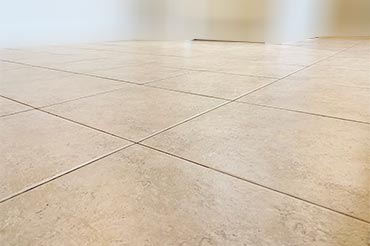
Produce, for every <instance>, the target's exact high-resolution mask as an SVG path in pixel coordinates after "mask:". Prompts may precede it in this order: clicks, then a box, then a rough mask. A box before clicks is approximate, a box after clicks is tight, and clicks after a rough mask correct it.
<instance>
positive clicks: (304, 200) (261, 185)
mask: <svg viewBox="0 0 370 246" xmlns="http://www.w3.org/2000/svg"><path fill="white" fill-rule="evenodd" d="M138 145H140V146H143V147H145V148H148V149H151V150H154V151H157V152H161V153H163V154H166V155H169V156H172V157H175V158H177V159H181V160H184V161H187V162H189V163H192V164H194V165H197V166H200V167H203V168H206V169H209V170H212V171H215V172H218V173H221V174H223V175H227V176H230V177H232V178H236V179H238V180H241V181H244V182H247V183H250V184H252V185H255V186H258V187H261V188H264V189H267V190H269V191H273V192H276V193H279V194H281V195H284V196H288V197H291V198H294V199H297V200H300V201H302V202H305V203H309V204H311V205H314V206H316V207H320V208H322V209H325V210H329V211H331V212H334V213H337V214H340V215H343V216H346V217H350V218H352V219H355V220H358V221H361V222H364V223H366V224H370V221H368V220H365V219H362V218H359V217H356V216H353V215H350V214H347V213H344V212H341V211H337V210H335V209H332V208H330V207H327V206H324V205H321V204H319V203H316V202H312V201H309V200H306V199H304V198H301V197H298V196H295V195H292V194H289V193H286V192H284V191H280V190H278V189H274V188H272V187H269V186H266V185H263V184H260V183H258V182H255V181H252V180H248V179H246V178H243V177H240V176H237V175H235V174H232V173H228V172H226V171H222V170H219V169H217V168H213V167H210V166H207V165H204V164H201V163H199V162H196V161H193V160H190V159H187V158H184V157H181V156H178V155H175V154H172V153H169V152H167V151H164V150H161V149H157V148H155V147H152V146H149V145H145V144H143V143H138Z"/></svg>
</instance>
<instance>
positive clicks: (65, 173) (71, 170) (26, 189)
mask: <svg viewBox="0 0 370 246" xmlns="http://www.w3.org/2000/svg"><path fill="white" fill-rule="evenodd" d="M354 46H355V45H353V46H351V47H348V48H346V49H343V50H341V51H339V52H337V53H334V54H333V55H331V56H328V57H326V58H323V59H321V60H319V61H317V62H314V63H312V64H310V65H307V66H304V67H303V68H301V69H298V70H296V71H294V72H292V73H289V74H288V75H285V76H283V77H281V78H279V79H276V80H274V81H272V82H269V83H266V84H265V85H262V86H260V87H258V88H255V89H253V90H251V91H249V92H246V93H244V94H242V95H240V96H238V97H236V98H234V99H232V100H231V101H227V102H224V103H222V104H220V105H218V106H216V107H213V108H211V109H209V110H206V111H204V112H202V113H199V114H196V115H194V116H192V117H189V118H188V119H185V120H183V121H181V122H179V123H177V124H174V125H172V126H170V127H167V128H165V129H163V130H160V131H158V132H156V133H154V134H151V135H149V136H147V137H145V138H143V139H141V140H139V141H132V140H129V139H125V138H123V137H120V136H116V135H114V134H112V133H109V132H106V131H104V130H101V129H98V128H93V127H90V126H88V125H85V124H82V123H79V122H76V121H73V120H71V119H68V118H64V117H62V116H59V115H56V114H53V113H50V112H48V111H44V110H42V109H40V108H35V107H33V106H31V105H27V104H25V103H22V102H19V101H17V100H14V99H11V98H8V97H5V96H1V95H0V97H3V98H6V99H8V100H12V101H15V102H18V103H20V104H23V105H26V106H30V107H31V108H33V109H35V110H38V111H41V112H44V113H48V114H50V115H53V116H56V117H59V118H61V119H64V120H67V121H70V122H73V123H76V124H79V125H82V126H85V127H88V128H91V129H94V130H97V131H100V132H103V133H106V134H109V135H112V136H115V137H118V138H121V139H124V140H126V141H130V142H132V144H131V145H126V146H124V147H121V148H119V149H116V150H114V151H111V152H109V153H107V154H104V155H102V156H100V157H97V158H94V159H92V160H90V161H88V162H85V163H83V164H81V165H78V166H76V167H74V168H72V169H70V170H68V171H65V172H63V173H60V174H57V175H55V176H53V177H50V178H48V179H46V180H44V181H42V182H41V183H38V184H36V185H34V186H32V187H28V188H25V189H24V190H21V191H20V192H18V193H16V194H13V195H11V196H8V197H6V198H4V199H2V200H0V203H1V202H4V201H7V200H10V199H12V198H14V197H16V196H19V195H21V194H23V193H25V192H28V191H30V190H33V189H35V188H37V187H39V186H42V185H43V184H46V183H49V182H51V181H53V180H55V179H57V178H59V177H61V176H64V175H67V174H68V173H71V172H73V171H75V170H78V169H80V168H82V167H84V166H86V165H89V164H91V163H94V162H96V161H97V160H100V159H103V158H105V157H107V156H109V155H112V154H114V153H116V152H118V151H120V150H122V149H125V148H127V147H129V146H132V145H134V144H139V145H141V146H145V147H148V148H152V147H149V146H146V145H144V144H141V142H142V141H144V140H146V139H148V138H150V137H153V136H155V135H158V134H160V133H162V132H164V131H167V130H169V129H172V128H174V127H176V126H178V125H181V124H183V123H185V122H188V121H190V120H192V119H194V118H197V117H199V116H201V115H203V114H206V113H208V112H211V111H213V110H216V109H218V108H220V107H222V106H225V105H227V104H230V103H232V102H234V101H236V100H238V99H240V98H242V97H244V96H246V95H248V94H250V93H253V92H255V91H258V90H260V89H262V88H265V87H267V86H269V85H271V84H273V83H276V82H278V81H280V80H282V79H284V78H286V77H289V76H290V75H292V74H295V73H297V72H299V71H302V70H304V69H306V68H308V67H311V66H313V65H315V64H317V63H319V62H321V61H323V60H325V59H328V58H329V57H332V56H334V55H336V54H338V53H340V52H343V51H345V50H347V49H350V48H352V47H354ZM8 62H9V61H8ZM10 62H12V61H10ZM13 63H17V62H13ZM20 64H22V63H20ZM25 65H28V64H25ZM29 66H33V65H29ZM35 67H40V66H35ZM40 68H45V67H40ZM46 69H50V68H46ZM51 70H55V69H51ZM56 71H59V70H56ZM61 71H62V72H65V71H63V70H61ZM70 73H71V72H70ZM75 74H78V73H75ZM82 75H85V74H82ZM87 76H89V75H87ZM108 79H109V78H108ZM123 82H125V81H123ZM128 83H129V82H128ZM153 149H154V148H153ZM155 150H157V149H155ZM157 151H160V152H163V151H161V150H157ZM163 153H166V152H163ZM166 154H169V153H166ZM169 155H171V154H169ZM173 156H175V155H173ZM176 157H177V156H176ZM178 158H180V159H184V158H182V157H179V156H178ZM184 160H186V159H184ZM189 161H190V160H189ZM190 162H191V163H195V162H193V161H190ZM195 164H197V165H200V166H203V167H206V168H209V167H207V166H205V165H203V164H200V163H195ZM209 169H212V168H209ZM214 170H215V171H218V172H220V173H224V174H226V175H229V176H231V177H234V178H237V179H240V180H244V179H242V178H240V177H238V176H235V175H232V174H228V173H226V172H223V171H220V170H217V169H214ZM244 181H246V182H249V183H252V184H255V185H258V186H260V187H264V188H266V189H269V190H271V191H275V192H277V193H280V194H283V195H287V196H290V197H293V198H296V199H299V200H302V201H306V202H308V203H310V204H313V205H316V206H319V207H322V208H325V209H328V210H330V211H333V212H336V213H339V214H342V215H345V216H349V217H351V218H354V219H357V220H360V221H363V222H365V223H370V222H368V221H366V220H363V219H360V218H357V217H354V216H351V215H347V214H345V213H342V212H338V211H335V210H333V209H331V208H327V207H325V206H322V205H319V204H315V203H313V202H310V201H307V200H304V199H302V198H299V197H295V196H293V195H290V194H287V193H284V192H282V191H279V190H275V189H273V188H269V187H267V186H263V185H260V184H258V183H255V182H252V181H248V180H244Z"/></svg>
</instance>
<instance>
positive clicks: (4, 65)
mask: <svg viewBox="0 0 370 246" xmlns="http://www.w3.org/2000/svg"><path fill="white" fill-rule="evenodd" d="M20 68H24V66H22V65H19V64H15V63H10V62H1V61H0V72H4V71H9V70H15V69H20Z"/></svg>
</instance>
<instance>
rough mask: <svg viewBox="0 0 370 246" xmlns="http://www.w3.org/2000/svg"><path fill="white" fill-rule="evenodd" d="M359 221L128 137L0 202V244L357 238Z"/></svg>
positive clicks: (363, 238) (362, 239) (362, 234)
mask: <svg viewBox="0 0 370 246" xmlns="http://www.w3.org/2000/svg"><path fill="white" fill-rule="evenodd" d="M368 230H369V226H368V225H367V224H366V223H363V222H360V221H355V220H352V219H350V218H347V217H345V216H342V215H337V214H335V213H333V212H331V211H327V210H322V209H320V208H317V207H315V206H313V205H309V204H306V203H304V202H302V201H299V200H296V199H293V198H290V197H286V196H282V195H280V194H277V193H275V192H273V191H269V190H266V189H263V188H260V187H256V186H254V185H252V184H249V183H246V182H243V181H241V180H237V179H234V178H232V177H228V176H225V175H223V174H220V173H217V172H213V171H211V170H207V169H205V168H203V167H199V166H195V165H192V164H191V163H188V162H186V161H182V160H179V159H176V158H173V157H170V156H167V155H165V154H162V153H158V152H155V151H152V150H148V149H145V148H143V147H137V146H134V147H129V148H128V149H125V150H123V151H121V152H119V153H116V154H114V155H112V156H110V157H108V158H106V159H103V160H100V161H98V162H96V163H94V164H92V165H89V166H87V167H85V168H83V169H80V170H78V171H76V172H74V173H72V174H70V175H67V176H64V177H61V178H60V179H58V180H56V181H55V182H52V183H49V184H46V185H44V186H43V187H40V188H39V189H37V190H33V191H31V192H29V193H27V194H25V195H23V196H21V197H17V198H15V199H13V200H11V201H7V202H5V203H3V204H0V240H1V241H2V242H5V244H3V245H29V244H30V243H31V244H35V245H61V244H63V245H65V244H68V245H274V246H283V245H284V246H285V245H299V246H303V245H307V246H308V245H310V246H312V245H326V246H337V245H342V246H353V245H359V246H365V245H366V244H367V236H368Z"/></svg>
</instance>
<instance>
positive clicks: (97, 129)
mask: <svg viewBox="0 0 370 246" xmlns="http://www.w3.org/2000/svg"><path fill="white" fill-rule="evenodd" d="M0 97H2V98H5V99H8V100H11V101H13V102H17V103H20V104H22V105H25V106H28V107H31V108H32V109H33V110H36V111H39V112H43V113H46V114H49V115H52V116H55V117H57V118H60V119H63V120H66V121H69V122H72V123H75V124H77V125H80V126H84V127H86V128H90V129H93V130H96V131H99V132H102V133H105V134H108V135H110V136H113V137H116V138H120V139H123V140H126V141H129V142H132V143H135V141H134V140H131V139H128V138H125V137H121V136H118V135H116V134H113V133H110V132H107V131H105V130H102V129H99V128H95V127H93V126H89V125H86V124H84V123H81V122H78V121H75V120H72V119H69V118H66V117H63V116H61V115H57V114H54V113H52V112H49V111H46V110H43V109H41V108H37V107H34V106H32V105H29V104H26V103H24V102H20V101H17V100H15V99H12V98H9V97H6V96H2V95H0Z"/></svg>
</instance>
